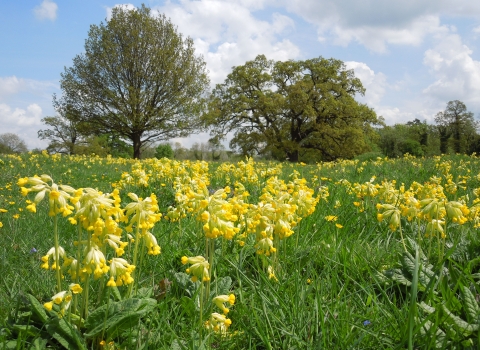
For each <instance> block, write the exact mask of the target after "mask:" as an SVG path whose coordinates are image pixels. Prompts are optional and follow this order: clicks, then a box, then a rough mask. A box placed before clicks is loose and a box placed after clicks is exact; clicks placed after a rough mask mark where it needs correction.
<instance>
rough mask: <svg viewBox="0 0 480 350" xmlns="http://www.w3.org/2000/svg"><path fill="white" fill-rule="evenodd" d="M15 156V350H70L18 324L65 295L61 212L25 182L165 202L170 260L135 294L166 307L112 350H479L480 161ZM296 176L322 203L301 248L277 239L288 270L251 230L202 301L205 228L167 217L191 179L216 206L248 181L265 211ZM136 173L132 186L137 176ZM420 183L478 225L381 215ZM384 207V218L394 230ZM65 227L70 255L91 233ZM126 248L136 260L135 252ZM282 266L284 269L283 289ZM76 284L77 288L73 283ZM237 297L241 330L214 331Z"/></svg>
mask: <svg viewBox="0 0 480 350" xmlns="http://www.w3.org/2000/svg"><path fill="white" fill-rule="evenodd" d="M0 159H1V161H0V172H1V173H2V176H1V178H0V209H3V210H2V212H1V213H0V222H2V225H3V227H1V228H0V271H1V273H0V319H1V320H2V322H3V323H2V324H0V328H1V329H0V349H2V348H5V349H10V348H16V349H23V348H24V349H30V348H42V346H43V347H44V348H47V347H52V348H55V347H56V348H62V346H61V344H60V343H58V342H57V341H56V340H55V339H49V340H48V341H46V342H39V341H36V340H35V339H36V338H35V336H32V333H29V332H28V329H27V330H25V329H20V328H19V327H17V328H15V327H14V325H13V324H14V320H15V315H18V312H19V311H18V310H19V308H20V306H21V305H24V304H25V303H26V296H27V295H28V294H31V295H33V297H34V298H35V299H37V300H38V301H39V302H40V303H41V304H43V303H45V302H48V301H49V300H50V298H51V297H52V295H54V294H55V293H56V289H55V286H56V279H55V273H54V272H53V271H47V270H45V269H41V268H40V265H41V263H42V261H41V257H42V256H43V255H44V254H45V253H46V252H47V251H48V250H49V249H50V248H51V247H52V246H53V238H52V237H53V236H52V235H53V229H54V226H53V221H52V218H51V217H50V216H49V215H48V203H47V202H45V201H44V202H41V203H40V204H39V205H38V206H37V212H36V213H31V212H29V211H27V210H26V209H25V208H26V206H27V202H26V201H27V199H30V200H32V199H33V196H27V197H24V196H22V195H21V194H20V187H19V186H18V185H17V182H18V180H19V179H20V178H24V177H30V176H33V175H42V174H47V175H49V176H51V177H52V178H53V180H54V181H55V182H56V183H58V184H64V185H69V186H72V187H74V188H85V187H92V188H96V189H98V190H100V191H103V192H105V193H110V192H112V191H113V190H114V189H115V188H117V189H119V190H120V197H121V199H122V203H129V202H130V201H131V200H130V199H129V197H128V196H127V193H129V192H133V193H136V194H137V195H138V196H139V197H142V198H146V197H147V196H149V195H150V194H152V193H154V194H155V195H156V197H157V200H158V206H159V209H160V212H161V213H162V214H163V218H162V219H161V220H160V221H159V222H157V223H156V224H155V226H154V227H153V228H152V229H151V232H152V234H153V235H154V236H155V237H156V239H157V241H158V244H159V245H160V247H161V254H160V255H156V256H151V255H145V257H144V258H143V259H141V261H140V264H139V265H140V266H137V269H136V270H137V272H138V273H137V274H136V275H135V280H136V282H135V283H136V287H135V289H136V290H140V289H141V288H144V289H143V290H144V291H145V293H150V296H152V297H155V298H156V299H157V304H156V306H155V309H154V310H153V311H152V312H151V313H149V314H148V315H147V316H145V317H142V319H141V320H139V321H138V323H137V324H136V325H135V326H132V327H131V328H130V329H129V331H128V332H123V333H122V334H120V335H118V334H117V335H116V336H115V337H113V338H112V339H108V340H109V341H112V343H111V344H106V345H103V348H112V349H113V348H122V349H141V348H142V349H200V348H212V349H407V348H409V349H418V348H422V349H427V348H432V349H434V348H458V349H464V348H472V349H473V348H476V347H477V346H478V345H479V342H478V332H479V331H480V330H479V324H480V322H479V321H478V316H479V315H480V308H479V306H478V302H477V301H476V299H478V296H479V295H480V287H479V286H478V283H477V281H478V278H479V276H480V275H479V273H478V262H479V260H478V258H477V257H478V253H479V251H480V241H479V239H478V217H477V209H476V205H477V201H476V198H477V197H478V194H479V191H480V190H478V189H479V187H480V181H479V169H480V160H479V159H478V158H477V157H475V156H464V155H456V156H442V157H436V158H428V159H427V158H422V159H417V158H413V157H409V156H407V157H404V158H401V159H380V158H379V159H375V160H370V161H363V162H362V161H338V162H334V163H321V164H316V165H302V164H287V163H259V162H253V161H248V160H245V161H244V162H241V164H240V163H235V164H225V163H222V164H220V163H205V162H175V161H168V160H165V159H164V160H158V161H157V160H145V161H134V160H124V159H114V158H103V159H102V158H98V157H68V156H59V155H54V156H49V155H47V154H36V155H34V154H26V155H22V156H2V157H1V158H0ZM295 172H296V173H297V174H298V175H297V176H298V178H305V179H306V186H308V188H311V189H313V190H314V194H315V196H318V198H319V200H318V203H317V204H316V207H315V210H314V211H313V212H312V213H311V215H308V216H306V217H304V218H303V219H302V220H301V221H299V222H298V225H297V226H295V227H294V228H293V231H294V233H293V234H292V235H291V236H290V237H288V238H286V239H284V240H280V241H278V242H275V244H276V246H275V247H276V248H277V252H276V253H275V258H272V257H268V258H267V257H265V255H258V254H257V250H258V248H256V247H255V244H256V241H255V235H252V234H250V235H247V236H246V237H245V238H244V240H243V242H239V241H238V240H237V238H236V237H234V239H231V240H227V239H220V238H218V239H215V240H214V241H213V247H209V249H210V252H212V249H213V256H214V265H213V266H212V270H211V271H210V275H211V286H210V287H209V288H210V293H211V295H210V296H207V297H205V298H204V299H205V302H204V303H203V305H202V303H200V301H199V300H200V298H199V296H200V288H199V282H197V283H194V282H192V281H191V280H190V276H187V274H186V273H185V268H186V266H184V265H182V262H181V259H182V257H183V256H188V257H192V256H197V255H204V254H205V251H206V249H207V247H206V244H207V243H206V240H205V238H204V232H203V229H202V226H203V223H202V222H201V221H199V219H197V218H196V216H195V215H193V214H192V215H190V214H188V213H187V214H186V217H184V218H182V219H180V220H179V221H175V222H172V220H166V219H165V216H167V214H168V212H169V210H170V211H171V210H172V207H173V208H175V207H179V206H180V205H179V203H178V198H179V197H176V192H177V190H178V189H179V184H178V181H179V180H178V178H180V177H182V176H184V177H186V176H187V175H188V176H189V177H188V178H189V179H190V180H191V181H190V183H193V182H192V181H193V180H195V179H196V178H197V177H198V178H199V177H200V175H198V174H202V173H204V175H205V178H207V179H208V181H209V183H208V189H209V191H210V194H211V195H213V193H215V191H216V190H218V189H222V188H225V186H230V187H231V188H232V189H233V187H234V185H235V183H236V182H241V183H242V184H243V185H244V187H245V189H246V190H248V192H249V193H250V196H249V197H248V203H250V204H256V203H258V202H259V201H260V200H261V198H262V197H261V196H262V194H263V192H262V191H263V190H264V188H265V187H266V186H267V181H268V180H269V179H271V178H272V177H275V176H276V177H278V178H279V179H281V180H283V181H285V182H288V181H291V180H292V178H293V177H292V174H294V173H295ZM124 173H128V174H130V180H128V177H125V176H122V174H124ZM186 174H187V175H186ZM176 178H177V179H176ZM415 183H417V184H420V185H421V186H422V188H423V190H418V186H417V187H415V186H416V185H415ZM452 183H454V184H455V186H456V187H455V188H456V189H455V190H453V187H454V186H453V185H452ZM188 184H189V182H187V183H186V184H183V185H182V186H183V188H185V186H187V187H188V186H189V185H188ZM369 186H370V187H371V188H370V187H369ZM389 186H391V187H392V186H393V187H392V188H393V189H390V191H391V193H390V192H388V191H387V190H385V189H387V188H389ZM412 186H413V187H415V188H417V192H415V195H417V197H421V195H423V197H422V198H423V199H425V198H430V197H429V196H428V194H431V193H433V192H431V191H434V190H435V191H437V192H435V193H436V194H437V195H438V191H439V188H440V187H439V186H441V188H442V192H441V193H442V194H444V195H445V196H444V197H442V196H441V195H438V196H439V197H438V198H440V199H441V200H442V201H443V203H447V202H452V203H453V202H458V203H461V204H463V205H464V206H465V208H469V209H468V213H467V211H466V210H464V214H465V222H458V221H452V216H451V215H450V214H449V213H447V212H446V211H445V210H443V211H441V210H440V209H439V210H438V213H436V215H439V216H436V217H428V215H423V216H422V214H420V212H421V210H422V208H425V205H423V204H422V205H420V204H418V205H417V210H418V212H417V213H416V214H415V216H414V217H413V219H412V218H410V219H411V220H409V218H408V216H407V214H405V213H404V212H402V213H401V214H399V217H400V219H399V222H398V223H396V222H394V220H393V219H392V218H393V217H394V216H395V214H390V215H392V216H389V217H387V214H386V213H387V209H385V208H383V209H379V207H378V205H377V204H380V205H383V204H389V205H392V206H394V207H395V208H396V207H398V208H399V213H400V203H399V201H400V200H399V198H400V197H402V196H403V194H404V193H405V192H408V189H409V188H411V187H412ZM449 186H450V187H449ZM368 188H370V190H372V189H376V190H377V193H375V192H368ZM427 189H428V190H427ZM447 189H450V190H449V191H447ZM382 190H384V192H382ZM372 191H373V190H372ZM422 191H423V192H422ZM429 191H430V192H429ZM327 193H328V195H327ZM382 193H383V194H382ZM389 193H390V194H391V196H390V197H389ZM230 196H233V194H232V195H230ZM382 196H383V197H382ZM320 197H322V198H320ZM403 197H405V196H403ZM403 197H402V198H403ZM431 197H432V198H433V197H434V196H433V194H432V195H431ZM388 198H390V200H389V199H388ZM391 198H396V199H395V200H393V202H392V199H391ZM402 200H403V199H402ZM402 203H404V202H402ZM405 203H406V202H405ZM414 206H415V205H413V206H412V208H413V207H414ZM405 207H407V205H406V204H405ZM169 208H170V209H169ZM249 210H252V209H249ZM382 210H383V213H384V214H385V215H384V216H385V218H384V219H381V217H380V219H379V218H378V217H377V214H379V213H381V212H382ZM402 210H403V209H402ZM455 213H456V212H455ZM424 214H425V213H424ZM458 215H460V214H458ZM197 216H198V215H197ZM427 219H428V220H427ZM435 219H437V220H440V219H444V220H445V224H444V226H442V227H443V228H444V230H445V232H444V233H445V234H446V237H445V238H444V239H442V238H441V232H440V231H435V230H434V231H428V230H429V228H428V223H429V222H431V220H435ZM389 220H390V221H389ZM58 224H59V226H58V230H59V236H60V245H61V246H63V247H64V248H65V250H68V251H72V252H73V251H74V250H75V245H74V243H73V242H74V241H75V239H76V235H77V232H76V227H75V226H74V225H72V224H70V223H69V222H68V221H67V220H66V219H59V221H58ZM392 225H393V226H392ZM395 225H397V226H395ZM242 232H243V231H240V232H239V233H238V234H237V235H239V234H240V233H242ZM428 232H430V234H429V235H428V237H427V235H426V233H428ZM400 233H401V234H400ZM435 233H436V234H435ZM402 237H403V238H404V239H403V240H402ZM277 244H278V245H277ZM126 251H127V252H126V256H128V257H131V256H132V252H131V251H129V250H128V249H126ZM412 257H413V260H412V259H411V258H412ZM267 266H273V267H274V269H275V270H274V274H275V277H273V276H272V275H271V274H269V271H268V269H267ZM68 278H69V277H68V276H66V277H65V280H64V281H62V283H63V284H64V285H65V287H66V286H67V285H68V283H69V280H68ZM101 283H105V280H103V279H100V280H99V281H93V282H92V284H91V285H90V286H89V287H88V288H89V289H90V292H91V293H90V294H89V295H90V299H92V302H91V303H90V307H91V308H92V310H91V311H93V310H94V309H95V307H96V306H95V305H96V302H95V301H99V300H100V299H101V298H100V297H98V296H97V295H94V292H95V291H98V290H101V289H102V288H103V287H101V288H100V287H99V284H101ZM99 288H100V289H99ZM121 288H126V287H121ZM121 288H119V289H121ZM149 288H150V289H149ZM229 293H233V294H234V295H235V296H236V301H235V304H234V305H233V306H231V309H230V312H229V313H228V318H229V319H230V320H231V321H232V324H231V326H230V327H229V328H228V332H227V333H226V334H221V332H214V331H209V330H207V329H205V327H203V326H200V325H199V312H201V311H203V313H204V315H203V320H207V319H208V317H209V313H210V312H211V311H213V310H215V306H214V305H213V304H212V300H211V299H212V298H213V297H214V296H215V295H218V294H229ZM469 293H470V294H469ZM109 295H110V294H109ZM472 296H473V299H472V298H471V297H472ZM102 298H103V297H102ZM107 298H109V297H107ZM109 300H110V299H109ZM472 300H473V301H472ZM97 305H98V304H97ZM200 305H202V306H201V307H200ZM462 322H463V323H462ZM105 339H106V338H105ZM99 340H101V339H100V338H95V339H94V340H91V339H90V340H88V341H87V347H88V348H97V347H98V348H101V347H102V346H100V345H99V343H98V341H99ZM35 341H36V343H35ZM35 346H36V347H35Z"/></svg>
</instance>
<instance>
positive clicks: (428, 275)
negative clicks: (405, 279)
mask: <svg viewBox="0 0 480 350" xmlns="http://www.w3.org/2000/svg"><path fill="white" fill-rule="evenodd" d="M402 265H403V267H404V268H405V269H406V270H407V271H408V272H409V273H410V274H411V275H412V276H413V274H414V271H415V258H414V257H413V256H412V255H411V254H410V253H408V252H405V253H404V254H403V256H402ZM434 276H435V273H434V272H433V271H432V270H430V269H429V268H428V266H426V265H425V264H420V269H419V271H418V281H419V282H420V285H419V287H420V286H421V287H422V288H419V289H420V290H423V289H424V288H425V287H427V286H428V285H429V283H430V281H431V279H432V278H433V277H434Z"/></svg>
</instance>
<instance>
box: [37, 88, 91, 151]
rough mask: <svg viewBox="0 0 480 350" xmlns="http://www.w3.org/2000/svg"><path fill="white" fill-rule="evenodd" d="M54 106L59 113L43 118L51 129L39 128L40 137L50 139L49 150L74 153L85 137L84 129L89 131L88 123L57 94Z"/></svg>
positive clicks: (54, 97)
mask: <svg viewBox="0 0 480 350" xmlns="http://www.w3.org/2000/svg"><path fill="white" fill-rule="evenodd" d="M53 107H54V108H55V110H56V111H57V115H56V116H50V117H45V118H43V119H42V120H41V121H42V123H44V124H45V125H46V126H47V127H49V129H43V130H39V131H38V132H37V134H38V137H39V138H40V139H41V140H49V141H50V143H49V145H48V147H47V150H48V151H51V152H54V153H65V154H74V153H75V147H76V146H77V145H78V144H79V143H80V142H81V141H82V139H83V135H82V131H83V132H84V133H87V131H86V123H82V122H79V121H78V119H79V118H78V117H76V116H75V115H74V113H76V111H75V110H74V109H73V108H72V107H71V106H69V105H68V104H66V103H65V101H64V99H57V96H56V95H53Z"/></svg>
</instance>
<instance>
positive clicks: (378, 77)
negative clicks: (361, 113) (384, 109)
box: [345, 61, 388, 107]
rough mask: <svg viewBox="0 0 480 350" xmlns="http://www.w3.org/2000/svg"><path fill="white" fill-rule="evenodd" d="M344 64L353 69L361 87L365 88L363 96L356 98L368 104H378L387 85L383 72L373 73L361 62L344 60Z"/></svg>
mask: <svg viewBox="0 0 480 350" xmlns="http://www.w3.org/2000/svg"><path fill="white" fill-rule="evenodd" d="M345 66H346V67H347V68H348V69H353V70H354V72H355V76H356V77H357V78H359V79H360V80H361V82H362V85H363V87H364V88H365V89H366V92H365V96H364V97H363V98H361V97H360V96H358V97H357V99H358V100H361V101H362V100H363V101H362V102H365V103H367V104H368V105H371V106H374V107H375V106H378V105H379V103H380V101H381V99H382V97H383V95H384V94H385V88H386V87H387V86H388V84H387V77H386V76H385V74H383V73H381V72H379V73H375V72H374V71H373V69H371V68H370V67H369V66H368V65H367V64H365V63H363V62H355V61H348V62H345Z"/></svg>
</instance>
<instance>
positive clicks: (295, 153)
mask: <svg viewBox="0 0 480 350" xmlns="http://www.w3.org/2000/svg"><path fill="white" fill-rule="evenodd" d="M287 157H288V161H289V162H291V163H297V162H298V149H297V150H295V151H292V152H287Z"/></svg>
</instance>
